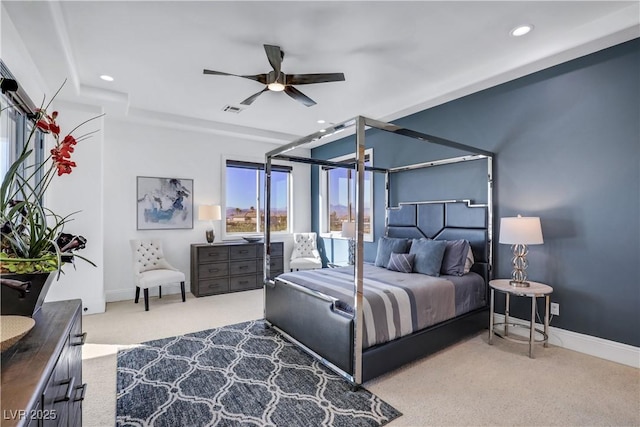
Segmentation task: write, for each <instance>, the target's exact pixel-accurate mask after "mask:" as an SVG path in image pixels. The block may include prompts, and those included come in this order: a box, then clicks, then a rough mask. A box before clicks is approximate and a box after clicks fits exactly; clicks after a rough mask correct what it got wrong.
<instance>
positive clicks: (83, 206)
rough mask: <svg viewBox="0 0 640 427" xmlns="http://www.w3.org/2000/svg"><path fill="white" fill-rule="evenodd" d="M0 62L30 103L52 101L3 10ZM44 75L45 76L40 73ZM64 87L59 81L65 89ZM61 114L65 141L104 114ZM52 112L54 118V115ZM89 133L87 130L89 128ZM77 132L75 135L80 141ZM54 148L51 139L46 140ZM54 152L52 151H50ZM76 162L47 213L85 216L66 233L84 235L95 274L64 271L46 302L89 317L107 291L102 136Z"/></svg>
mask: <svg viewBox="0 0 640 427" xmlns="http://www.w3.org/2000/svg"><path fill="white" fill-rule="evenodd" d="M1 13H2V29H1V36H2V43H1V44H0V46H1V47H2V51H1V52H0V53H1V55H2V60H3V61H4V62H5V64H6V65H7V67H8V68H9V70H10V71H11V72H12V74H13V75H14V76H15V77H16V79H17V80H18V83H19V84H20V86H21V87H22V88H23V89H24V90H25V91H26V93H27V94H28V95H29V97H30V98H31V99H32V100H33V101H34V102H35V103H36V105H38V106H39V105H40V103H41V102H42V100H43V98H46V100H47V102H48V101H49V100H50V99H51V97H52V96H53V94H54V92H55V90H57V89H58V87H56V88H53V89H52V88H48V87H46V85H45V84H44V80H43V78H42V74H41V71H40V70H38V69H37V68H36V66H35V65H34V63H33V61H32V59H31V56H30V55H29V52H28V51H27V49H26V48H25V46H24V44H23V42H22V40H21V39H20V37H19V35H18V33H17V31H16V29H15V27H14V25H13V22H11V20H10V19H9V16H8V14H7V13H5V11H4V6H2V11H1ZM42 72H46V70H42ZM62 83H63V81H60V85H62ZM70 91H71V87H70V85H67V86H66V87H65V88H64V89H63V93H61V95H63V94H64V93H69V92H70ZM56 108H58V109H59V110H60V117H59V119H58V123H59V124H60V125H61V133H62V136H63V137H64V136H65V135H66V134H67V133H68V132H69V131H71V130H72V129H73V128H74V127H75V126H77V125H78V124H79V123H81V122H82V121H84V120H86V119H87V118H90V117H93V116H95V115H96V114H99V113H100V111H101V109H100V108H96V107H87V106H83V105H75V104H68V103H60V102H57V103H56ZM52 111H53V109H51V111H50V112H52ZM102 126H103V123H102V121H101V120H100V121H98V122H97V123H94V126H92V127H91V129H101V128H102ZM87 129H89V128H87ZM83 130H86V129H84V128H83V129H79V132H76V133H75V135H76V136H78V135H81V134H82V133H83V132H82V131H83ZM48 143H49V144H51V143H52V140H51V137H49V139H48ZM49 148H50V147H49ZM73 160H74V161H76V162H77V164H78V168H77V169H76V170H74V172H73V173H72V174H70V175H64V176H62V177H58V176H56V177H55V178H54V180H53V181H52V183H51V185H50V187H49V191H48V193H47V194H46V200H45V203H46V205H47V207H48V208H49V209H51V210H52V211H53V212H55V213H56V214H59V215H67V214H69V213H71V212H74V211H82V212H81V213H79V214H77V215H75V216H74V220H73V221H72V222H71V223H70V224H68V226H67V227H66V228H65V231H67V232H71V233H73V234H81V235H83V236H84V237H86V238H87V239H88V246H87V249H85V250H83V251H82V252H81V255H83V256H86V257H87V258H89V259H91V260H92V261H94V262H95V263H96V264H98V267H97V268H94V267H92V266H91V265H89V264H87V263H84V262H78V263H77V270H75V271H74V269H73V266H71V265H66V266H64V268H63V271H64V272H65V274H63V275H62V276H61V277H60V279H59V280H58V281H56V282H54V283H53V284H52V286H51V288H50V290H49V293H48V294H47V297H46V301H56V300H64V299H75V298H81V299H82V301H83V304H84V307H85V309H86V311H85V312H86V313H92V312H101V311H104V289H103V278H102V276H103V274H102V264H103V260H102V258H103V246H102V241H103V237H102V230H103V227H102V177H101V176H102V134H101V133H98V134H96V135H94V136H93V137H92V138H91V139H89V140H87V141H84V142H81V143H79V145H78V146H77V150H76V152H75V153H74V154H73Z"/></svg>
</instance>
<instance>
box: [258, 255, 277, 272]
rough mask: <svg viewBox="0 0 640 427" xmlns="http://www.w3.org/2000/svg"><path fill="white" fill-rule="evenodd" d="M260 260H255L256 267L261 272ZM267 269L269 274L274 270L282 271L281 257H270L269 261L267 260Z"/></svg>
mask: <svg viewBox="0 0 640 427" xmlns="http://www.w3.org/2000/svg"><path fill="white" fill-rule="evenodd" d="M262 262H263V261H262V260H261V259H258V260H256V264H257V265H256V267H257V269H258V272H262V271H263V270H264V268H263V265H262ZM269 269H270V270H271V274H273V273H274V272H275V271H280V273H282V271H283V270H284V264H283V259H282V258H275V257H271V261H270V262H269Z"/></svg>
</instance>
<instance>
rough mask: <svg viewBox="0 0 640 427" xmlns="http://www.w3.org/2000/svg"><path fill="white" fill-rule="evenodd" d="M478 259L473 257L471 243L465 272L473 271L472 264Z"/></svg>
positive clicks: (465, 263)
mask: <svg viewBox="0 0 640 427" xmlns="http://www.w3.org/2000/svg"><path fill="white" fill-rule="evenodd" d="M475 262H476V261H475V260H474V259H473V250H472V249H471V244H469V250H468V251H467V259H466V260H465V262H464V274H467V273H468V272H470V271H471V266H473V263H475Z"/></svg>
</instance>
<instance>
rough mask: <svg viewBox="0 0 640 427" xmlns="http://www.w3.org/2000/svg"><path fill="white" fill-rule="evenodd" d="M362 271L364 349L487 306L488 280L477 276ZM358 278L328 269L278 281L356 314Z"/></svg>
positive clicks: (346, 271)
mask: <svg viewBox="0 0 640 427" xmlns="http://www.w3.org/2000/svg"><path fill="white" fill-rule="evenodd" d="M363 267H364V270H363V277H364V280H363V290H364V292H363V297H364V298H363V301H364V303H363V318H364V329H363V331H364V338H363V347H364V348H367V347H371V346H374V345H376V344H381V343H385V342H388V341H391V340H393V339H396V338H399V337H402V336H404V335H408V334H411V333H412V332H415V331H418V330H420V329H424V328H426V327H429V326H431V325H435V324H436V323H439V322H442V321H445V320H448V319H451V318H453V317H455V316H457V315H460V314H462V313H463V312H467V311H470V310H473V309H474V308H476V307H480V306H481V305H483V304H484V295H485V291H484V289H485V287H484V280H483V279H482V277H480V276H479V275H477V274H475V273H470V274H469V275H465V276H464V277H462V278H458V277H452V276H442V277H432V276H427V275H424V274H419V273H399V272H395V271H390V270H387V269H385V268H380V267H375V266H373V265H370V264H365V265H364V266H363ZM353 274H354V268H353V267H342V268H323V269H319V270H308V271H296V272H291V273H284V274H281V275H280V276H278V279H282V280H286V281H290V282H293V283H296V284H298V285H301V286H304V287H306V288H309V289H313V290H316V291H319V292H321V293H323V294H325V295H328V296H331V297H333V298H336V299H337V300H338V302H337V303H336V305H337V306H339V307H341V308H342V309H343V310H345V311H348V312H353V309H352V307H351V305H352V304H353V292H354V291H353V289H354V287H353ZM467 276H469V277H467ZM474 276H475V277H474Z"/></svg>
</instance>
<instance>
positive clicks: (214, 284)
mask: <svg viewBox="0 0 640 427" xmlns="http://www.w3.org/2000/svg"><path fill="white" fill-rule="evenodd" d="M198 291H199V294H200V295H214V294H223V293H225V292H229V279H227V278H226V277H222V278H219V279H209V280H201V281H200V283H199V284H198Z"/></svg>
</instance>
